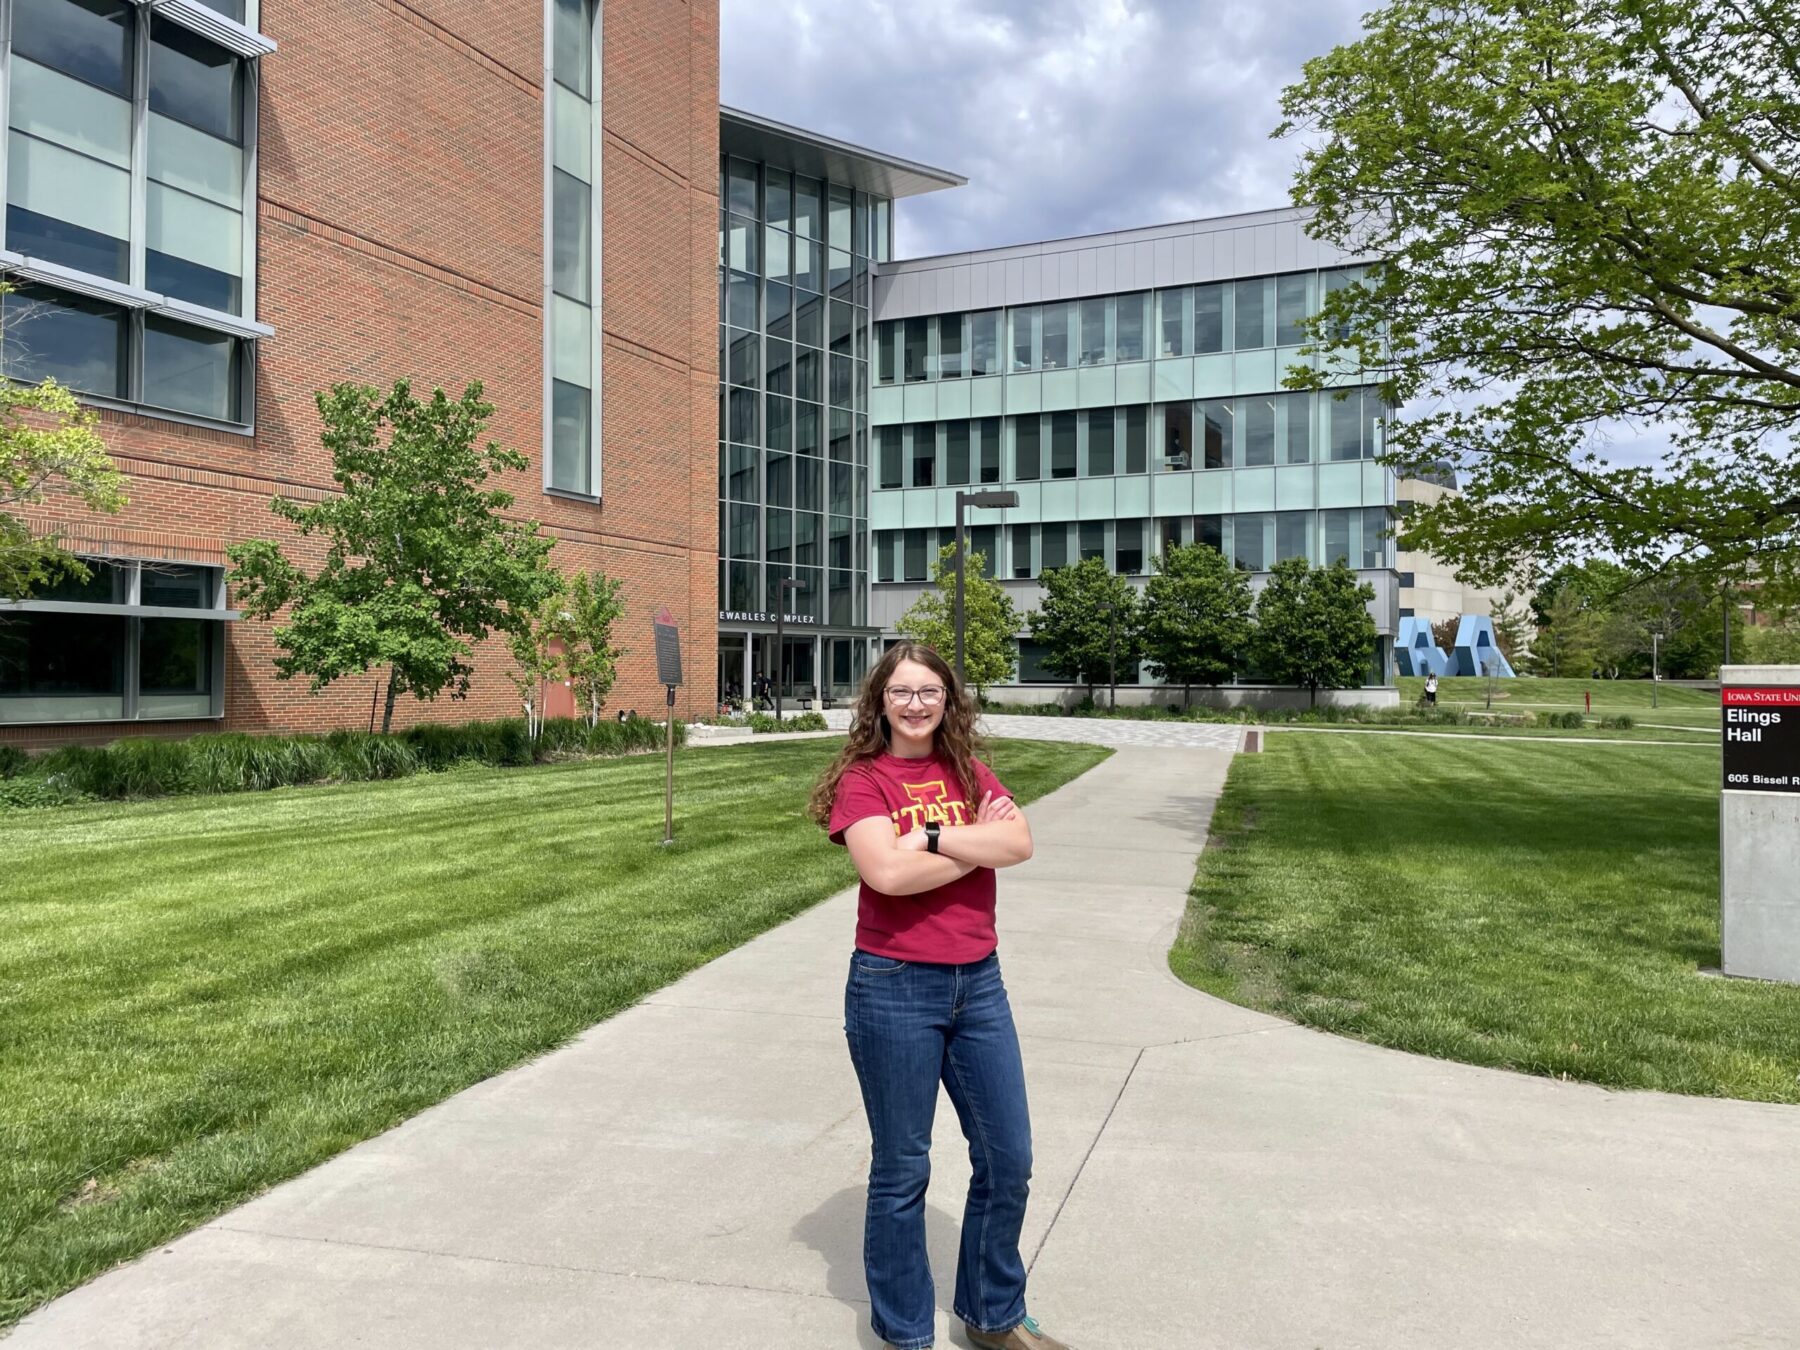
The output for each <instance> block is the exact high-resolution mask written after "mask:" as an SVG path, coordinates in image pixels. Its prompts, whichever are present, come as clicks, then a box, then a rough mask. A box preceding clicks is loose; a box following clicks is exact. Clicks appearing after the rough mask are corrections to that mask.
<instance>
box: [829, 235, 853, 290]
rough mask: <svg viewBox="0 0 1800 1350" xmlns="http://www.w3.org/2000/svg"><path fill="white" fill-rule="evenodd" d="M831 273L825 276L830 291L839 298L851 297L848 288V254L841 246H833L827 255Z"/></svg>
mask: <svg viewBox="0 0 1800 1350" xmlns="http://www.w3.org/2000/svg"><path fill="white" fill-rule="evenodd" d="M828 261H829V263H830V265H831V274H830V275H829V276H828V277H827V278H826V281H827V282H828V283H829V284H830V288H831V293H832V294H833V295H835V296H837V297H838V298H839V299H840V300H848V299H850V298H851V290H850V255H849V254H848V253H846V252H844V250H843V249H841V248H834V249H832V250H831V252H830V253H829V255H828Z"/></svg>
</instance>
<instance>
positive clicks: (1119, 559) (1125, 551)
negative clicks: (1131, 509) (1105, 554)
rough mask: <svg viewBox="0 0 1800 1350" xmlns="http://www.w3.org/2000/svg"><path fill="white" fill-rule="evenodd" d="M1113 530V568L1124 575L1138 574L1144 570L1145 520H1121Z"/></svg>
mask: <svg viewBox="0 0 1800 1350" xmlns="http://www.w3.org/2000/svg"><path fill="white" fill-rule="evenodd" d="M1113 531H1114V541H1113V559H1114V561H1113V570H1114V571H1115V572H1118V573H1119V574H1120V575H1122V576H1128V577H1132V576H1137V575H1138V574H1139V573H1141V572H1142V571H1143V570H1144V522H1143V521H1141V520H1121V521H1119V522H1118V524H1117V525H1115V526H1114V527H1113Z"/></svg>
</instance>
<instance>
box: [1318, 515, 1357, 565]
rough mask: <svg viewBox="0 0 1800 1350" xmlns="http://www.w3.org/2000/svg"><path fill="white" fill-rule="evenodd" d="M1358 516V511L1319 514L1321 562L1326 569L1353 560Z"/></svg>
mask: <svg viewBox="0 0 1800 1350" xmlns="http://www.w3.org/2000/svg"><path fill="white" fill-rule="evenodd" d="M1358 514H1359V513H1358V512H1356V511H1321V512H1319V535H1320V539H1319V561H1320V562H1321V563H1322V564H1323V565H1325V566H1326V567H1330V566H1331V565H1332V564H1333V563H1339V562H1342V563H1347V562H1349V561H1350V560H1351V559H1350V551H1351V549H1352V548H1353V547H1354V542H1355V541H1354V536H1355V534H1356V529H1355V524H1356V517H1357V516H1358Z"/></svg>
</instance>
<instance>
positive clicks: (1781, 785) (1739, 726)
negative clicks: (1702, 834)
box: [1719, 666, 1800, 984]
mask: <svg viewBox="0 0 1800 1350" xmlns="http://www.w3.org/2000/svg"><path fill="white" fill-rule="evenodd" d="M1721 676H1722V678H1721V683H1722V685H1723V686H1724V687H1723V689H1722V691H1721V694H1720V702H1721V708H1720V716H1721V721H1722V729H1723V732H1724V770H1723V782H1722V784H1721V787H1722V792H1721V796H1720V804H1719V920H1720V945H1721V948H1722V952H1723V966H1724V971H1725V973H1726V974H1727V975H1738V976H1744V977H1747V978H1750V979H1759V980H1781V981H1785V982H1787V983H1790V984H1800V666H1727V667H1725V669H1724V671H1723V672H1721Z"/></svg>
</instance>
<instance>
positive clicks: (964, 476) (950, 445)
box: [944, 422, 969, 487]
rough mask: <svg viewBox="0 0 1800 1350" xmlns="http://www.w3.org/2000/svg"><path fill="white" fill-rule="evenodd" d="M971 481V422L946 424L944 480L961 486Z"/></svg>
mask: <svg viewBox="0 0 1800 1350" xmlns="http://www.w3.org/2000/svg"><path fill="white" fill-rule="evenodd" d="M968 481H969V424H968V423H967V422H946V423H945V424H944V482H946V483H948V484H950V485H952V486H955V487H961V486H962V485H963V484H965V483H967V482H968Z"/></svg>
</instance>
